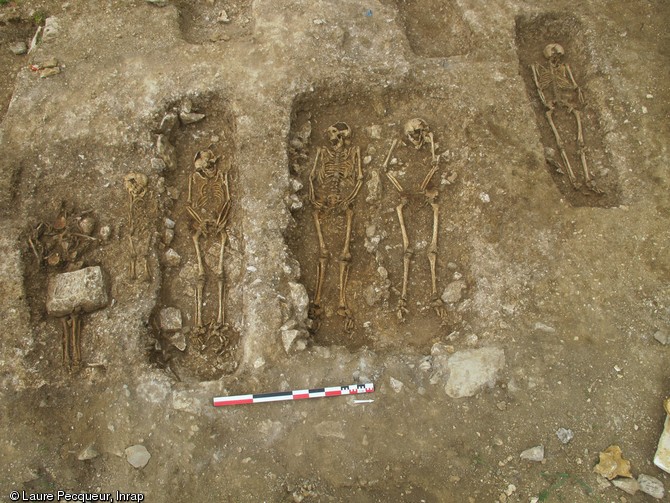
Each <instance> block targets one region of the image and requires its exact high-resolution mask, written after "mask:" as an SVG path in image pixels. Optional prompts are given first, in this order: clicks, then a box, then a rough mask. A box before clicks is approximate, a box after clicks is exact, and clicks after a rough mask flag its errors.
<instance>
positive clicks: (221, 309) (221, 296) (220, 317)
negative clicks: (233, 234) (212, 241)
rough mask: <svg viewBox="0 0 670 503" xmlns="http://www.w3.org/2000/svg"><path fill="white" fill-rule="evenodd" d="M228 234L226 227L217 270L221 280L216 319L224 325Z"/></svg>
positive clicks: (223, 232)
mask: <svg viewBox="0 0 670 503" xmlns="http://www.w3.org/2000/svg"><path fill="white" fill-rule="evenodd" d="M227 237H228V235H227V234H226V230H225V229H224V230H223V231H222V232H221V250H220V251H219V269H218V271H217V278H218V280H219V315H218V317H217V319H216V322H217V323H218V324H219V325H222V324H223V322H224V306H223V299H224V290H223V286H224V284H223V279H224V278H223V251H224V250H225V248H226V239H227Z"/></svg>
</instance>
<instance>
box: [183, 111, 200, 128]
mask: <svg viewBox="0 0 670 503" xmlns="http://www.w3.org/2000/svg"><path fill="white" fill-rule="evenodd" d="M204 118H205V114H197V113H194V112H190V113H184V112H182V113H180V114H179V119H180V120H181V123H182V124H184V125H185V126H188V125H189V124H195V123H196V122H200V121H201V120H202V119H204Z"/></svg>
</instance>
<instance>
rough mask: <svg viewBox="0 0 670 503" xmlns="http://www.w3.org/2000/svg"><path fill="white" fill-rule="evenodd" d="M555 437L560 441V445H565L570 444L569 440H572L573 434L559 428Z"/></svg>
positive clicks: (568, 430)
mask: <svg viewBox="0 0 670 503" xmlns="http://www.w3.org/2000/svg"><path fill="white" fill-rule="evenodd" d="M556 436H557V437H558V439H559V440H560V441H561V443H563V444H567V443H568V442H570V440H572V439H573V438H574V436H575V434H574V432H573V431H572V430H570V429H566V428H559V429H558V430H556Z"/></svg>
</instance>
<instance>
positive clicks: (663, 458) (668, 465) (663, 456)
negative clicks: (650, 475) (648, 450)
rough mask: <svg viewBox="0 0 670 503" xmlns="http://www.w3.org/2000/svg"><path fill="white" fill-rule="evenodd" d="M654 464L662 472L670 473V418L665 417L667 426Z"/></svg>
mask: <svg viewBox="0 0 670 503" xmlns="http://www.w3.org/2000/svg"><path fill="white" fill-rule="evenodd" d="M654 464H655V465H656V466H658V467H659V468H660V469H661V470H663V471H665V472H667V473H670V416H665V426H664V428H663V433H661V438H660V439H659V441H658V449H656V455H655V456H654Z"/></svg>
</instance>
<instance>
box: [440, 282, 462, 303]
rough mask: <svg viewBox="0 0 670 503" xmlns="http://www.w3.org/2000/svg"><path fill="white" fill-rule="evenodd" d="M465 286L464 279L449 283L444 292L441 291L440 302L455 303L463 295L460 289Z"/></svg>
mask: <svg viewBox="0 0 670 503" xmlns="http://www.w3.org/2000/svg"><path fill="white" fill-rule="evenodd" d="M465 288H466V284H465V281H462V280H458V281H452V282H451V283H449V284H448V285H447V286H446V288H445V289H444V292H442V302H444V303H446V304H455V303H456V302H459V301H460V300H461V298H462V297H463V294H462V291H463V290H464V289H465Z"/></svg>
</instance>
